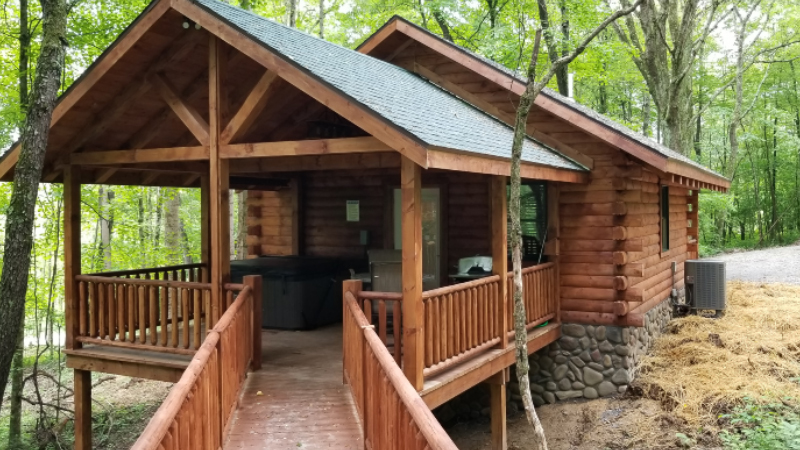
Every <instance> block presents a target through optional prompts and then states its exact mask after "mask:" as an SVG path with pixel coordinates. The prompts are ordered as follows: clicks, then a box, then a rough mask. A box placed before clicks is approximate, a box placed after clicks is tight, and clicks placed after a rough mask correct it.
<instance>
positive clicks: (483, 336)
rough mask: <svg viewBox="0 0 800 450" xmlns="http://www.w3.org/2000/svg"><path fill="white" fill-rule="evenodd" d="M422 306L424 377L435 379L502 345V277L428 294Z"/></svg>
mask: <svg viewBox="0 0 800 450" xmlns="http://www.w3.org/2000/svg"><path fill="white" fill-rule="evenodd" d="M422 304H423V305H424V306H423V314H424V318H425V322H424V323H425V369H424V370H423V372H422V373H423V375H425V376H431V375H434V374H436V373H438V372H441V371H443V370H445V369H447V368H448V367H451V366H453V365H455V364H458V363H460V362H461V361H464V360H466V359H469V358H470V357H472V356H474V355H476V354H478V353H481V352H482V351H484V350H486V349H489V348H491V347H493V346H495V345H497V344H498V343H500V340H501V332H500V330H499V329H497V328H499V327H498V326H497V319H496V317H497V315H498V314H502V313H503V312H502V308H501V302H500V275H493V276H490V277H486V278H481V279H479V280H474V281H469V282H466V283H460V284H455V285H452V286H447V287H443V288H439V289H434V290H431V291H425V292H423V293H422Z"/></svg>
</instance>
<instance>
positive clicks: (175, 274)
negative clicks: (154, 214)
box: [89, 263, 209, 283]
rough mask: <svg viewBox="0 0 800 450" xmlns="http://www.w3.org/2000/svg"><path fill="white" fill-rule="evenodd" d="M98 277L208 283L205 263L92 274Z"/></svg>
mask: <svg viewBox="0 0 800 450" xmlns="http://www.w3.org/2000/svg"><path fill="white" fill-rule="evenodd" d="M89 275H95V276H98V277H115V278H137V279H144V280H172V281H189V282H192V283H201V282H208V281H209V280H208V272H207V270H206V265H205V264H203V263H195V264H181V265H178V266H165V267H153V268H149V269H131V270H116V271H113V272H100V273H91V274H89Z"/></svg>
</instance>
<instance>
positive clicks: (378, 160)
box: [226, 152, 400, 174]
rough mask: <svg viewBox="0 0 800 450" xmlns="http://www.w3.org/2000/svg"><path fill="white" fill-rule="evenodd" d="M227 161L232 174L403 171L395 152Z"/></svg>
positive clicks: (398, 156) (398, 155)
mask: <svg viewBox="0 0 800 450" xmlns="http://www.w3.org/2000/svg"><path fill="white" fill-rule="evenodd" d="M226 161H230V171H231V173H232V174H247V173H252V174H255V173H259V174H262V173H278V172H306V171H317V170H360V169H388V168H399V167H400V154H399V153H396V152H391V153H354V154H349V155H316V156H280V157H275V158H252V159H232V160H226Z"/></svg>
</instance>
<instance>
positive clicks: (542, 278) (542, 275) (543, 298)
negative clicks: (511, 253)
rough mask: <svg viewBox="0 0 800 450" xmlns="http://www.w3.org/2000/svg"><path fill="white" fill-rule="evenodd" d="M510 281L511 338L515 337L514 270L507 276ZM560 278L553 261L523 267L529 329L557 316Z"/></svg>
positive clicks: (507, 280)
mask: <svg viewBox="0 0 800 450" xmlns="http://www.w3.org/2000/svg"><path fill="white" fill-rule="evenodd" d="M506 282H507V283H508V311H507V312H506V314H507V315H508V330H507V331H506V334H507V338H508V339H509V340H513V339H514V272H509V273H508V276H507V277H506ZM557 283H558V280H557V279H556V267H555V264H553V263H544V264H539V265H537V266H532V267H526V268H524V269H522V287H523V289H522V293H523V299H522V300H523V302H524V303H525V315H526V316H527V317H526V320H525V323H526V327H527V328H528V330H530V329H532V328H534V327H537V326H539V325H541V324H543V323H545V322H547V321H549V320H553V319H555V318H556V315H557V313H558V308H559V298H558V286H557Z"/></svg>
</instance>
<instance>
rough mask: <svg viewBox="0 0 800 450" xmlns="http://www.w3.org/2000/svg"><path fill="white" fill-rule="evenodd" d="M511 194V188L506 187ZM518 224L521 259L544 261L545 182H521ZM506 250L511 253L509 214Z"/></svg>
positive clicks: (509, 218)
mask: <svg viewBox="0 0 800 450" xmlns="http://www.w3.org/2000/svg"><path fill="white" fill-rule="evenodd" d="M508 196H509V197H510V196H511V188H510V187H509V189H508ZM519 200H520V225H521V226H522V260H523V261H532V262H534V263H538V262H540V261H544V248H543V245H544V241H545V240H547V236H546V235H545V232H546V230H547V183H546V182H543V181H532V182H523V184H522V186H521V187H520V199H519ZM508 230H509V234H508V238H509V241H508V252H509V255H511V216H510V215H509V217H508Z"/></svg>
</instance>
